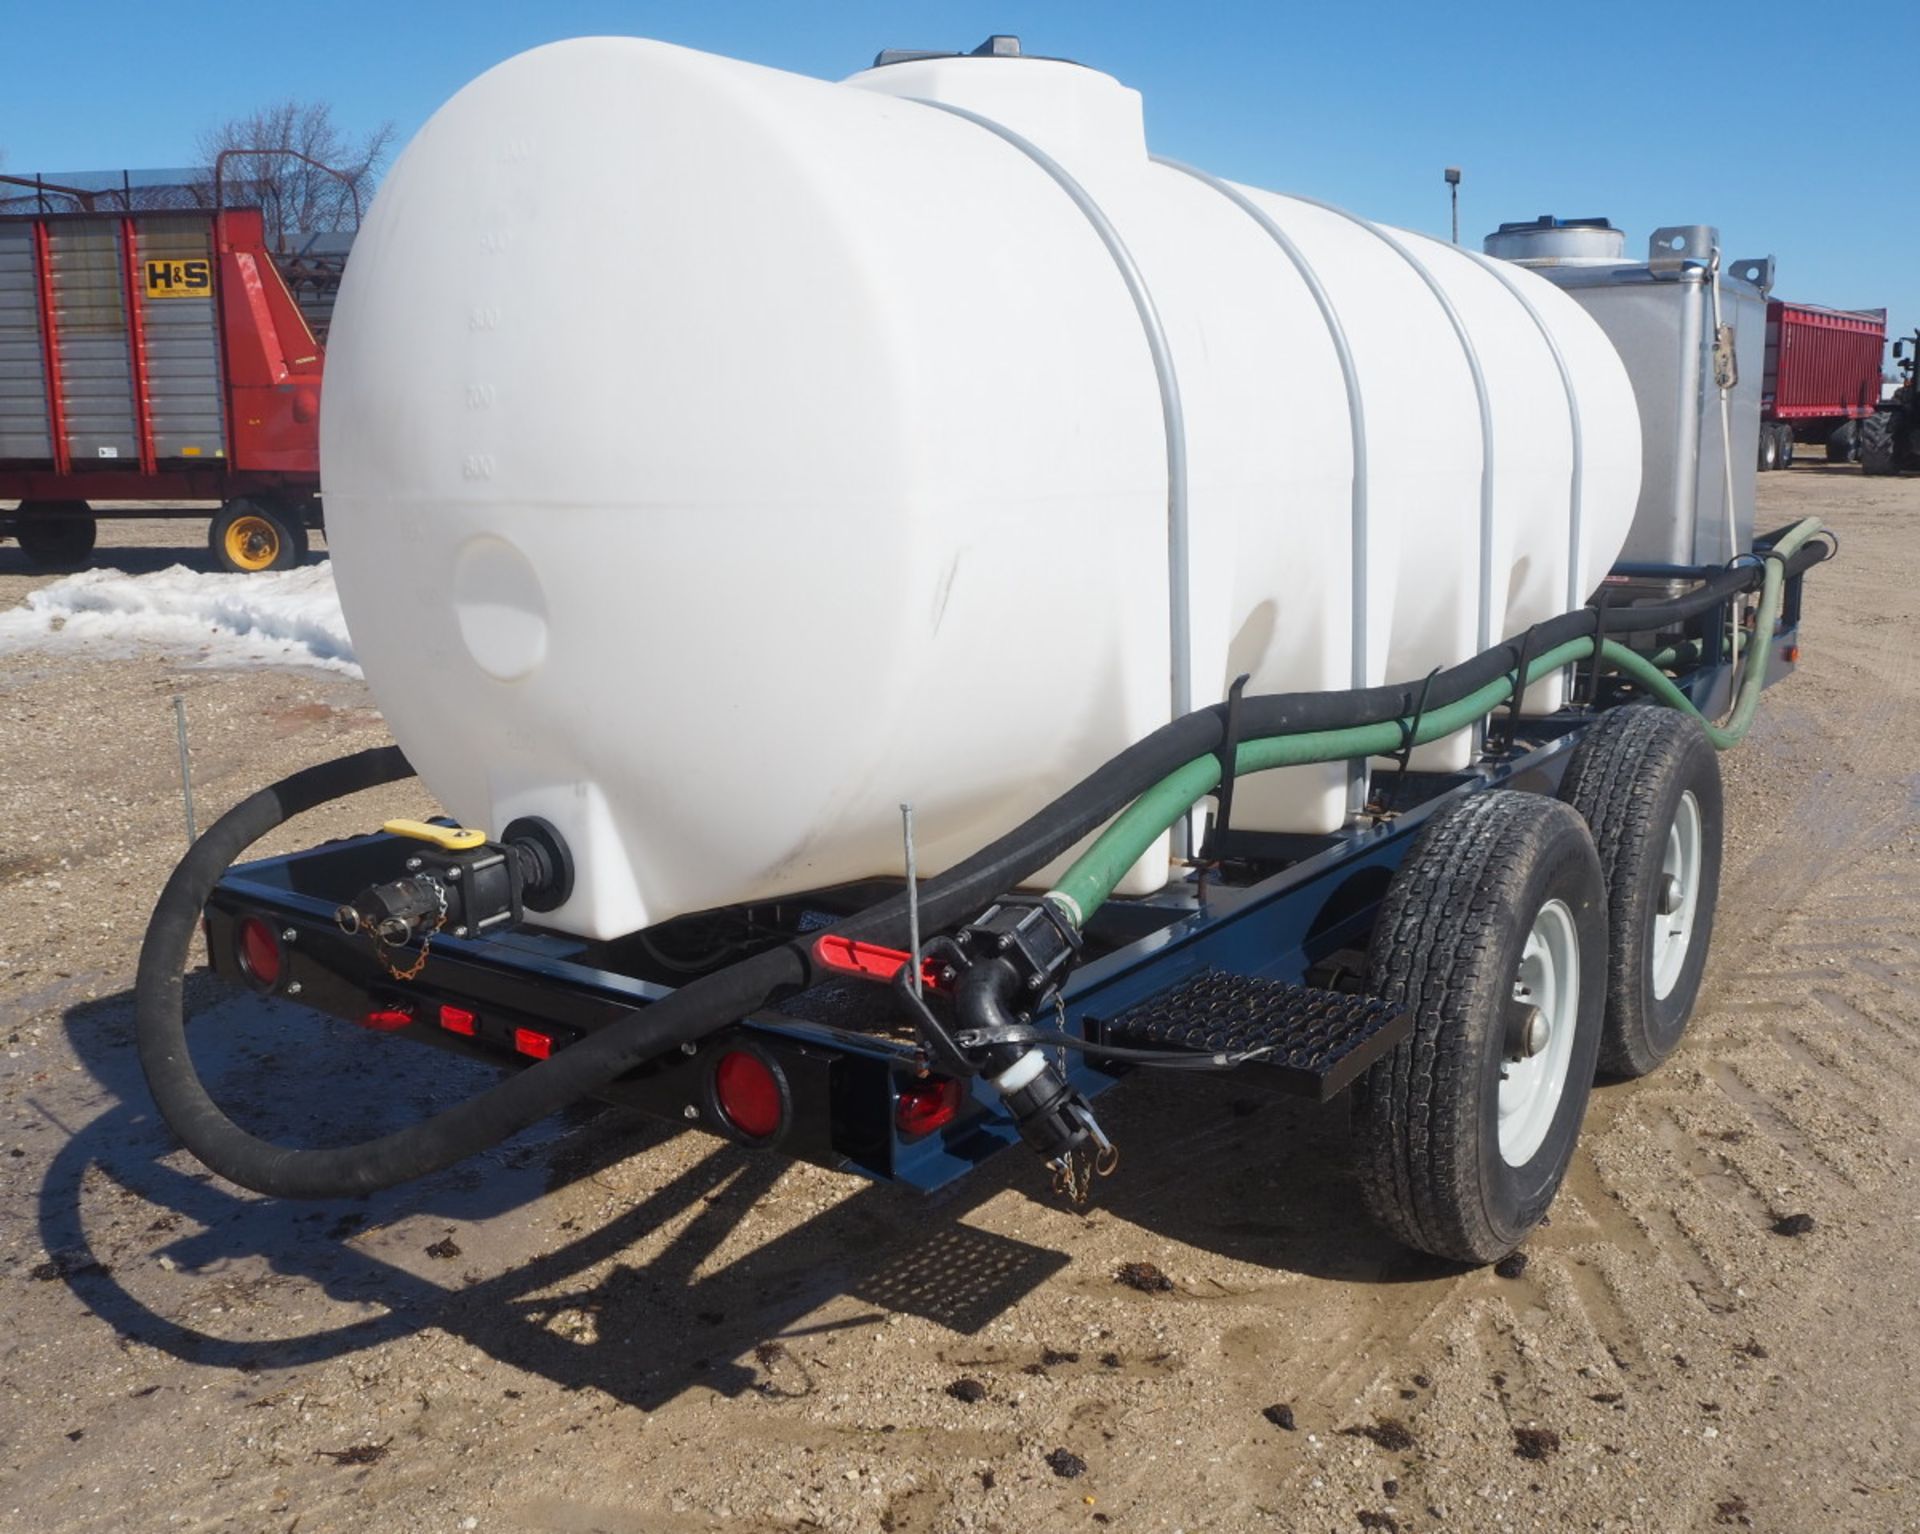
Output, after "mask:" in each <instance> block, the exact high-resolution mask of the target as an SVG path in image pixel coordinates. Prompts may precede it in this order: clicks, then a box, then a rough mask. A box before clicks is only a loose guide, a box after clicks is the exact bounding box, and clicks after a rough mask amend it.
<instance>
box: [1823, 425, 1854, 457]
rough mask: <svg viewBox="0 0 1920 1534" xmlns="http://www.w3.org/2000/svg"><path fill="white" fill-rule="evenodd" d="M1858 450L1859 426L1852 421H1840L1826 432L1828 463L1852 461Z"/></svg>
mask: <svg viewBox="0 0 1920 1534" xmlns="http://www.w3.org/2000/svg"><path fill="white" fill-rule="evenodd" d="M1859 451H1860V433H1859V428H1858V427H1857V426H1856V425H1855V424H1854V423H1853V422H1852V421H1842V422H1841V423H1840V424H1839V425H1838V426H1836V427H1834V429H1833V430H1832V431H1831V432H1829V433H1828V434H1827V462H1828V463H1852V462H1853V461H1854V459H1855V458H1856V457H1858V456H1859Z"/></svg>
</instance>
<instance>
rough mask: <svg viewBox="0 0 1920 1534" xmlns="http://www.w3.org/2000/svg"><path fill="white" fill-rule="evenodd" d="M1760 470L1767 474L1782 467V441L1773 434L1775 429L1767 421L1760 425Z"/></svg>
mask: <svg viewBox="0 0 1920 1534" xmlns="http://www.w3.org/2000/svg"><path fill="white" fill-rule="evenodd" d="M1758 467H1759V470H1760V472H1761V473H1762V474H1765V473H1766V472H1767V471H1768V470H1769V469H1777V468H1779V467H1780V439H1779V438H1778V437H1776V436H1775V435H1774V434H1773V428H1772V427H1771V426H1770V425H1768V424H1767V423H1766V422H1765V421H1762V422H1761V423H1760V462H1759V465H1758Z"/></svg>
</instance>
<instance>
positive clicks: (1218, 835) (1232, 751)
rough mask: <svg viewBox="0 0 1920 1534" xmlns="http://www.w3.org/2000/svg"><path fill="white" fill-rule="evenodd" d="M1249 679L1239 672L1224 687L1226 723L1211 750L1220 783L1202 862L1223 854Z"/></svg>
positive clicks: (1229, 821) (1231, 816) (1231, 805)
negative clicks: (1242, 697)
mask: <svg viewBox="0 0 1920 1534" xmlns="http://www.w3.org/2000/svg"><path fill="white" fill-rule="evenodd" d="M1252 679H1253V678H1252V674H1251V673H1250V672H1245V671H1243V672H1241V673H1240V675H1238V676H1237V677H1235V678H1234V679H1233V685H1232V686H1231V687H1229V688H1228V689H1227V718H1226V724H1225V727H1224V729H1223V730H1222V732H1221V736H1220V749H1219V750H1217V751H1216V752H1214V756H1215V757H1216V758H1218V760H1219V762H1220V786H1219V788H1217V789H1216V790H1214V800H1215V803H1216V804H1217V805H1218V806H1219V808H1218V809H1217V811H1216V812H1215V815H1214V820H1213V830H1212V831H1211V832H1210V833H1209V834H1208V836H1207V844H1206V846H1205V847H1203V848H1202V849H1201V852H1200V856H1201V859H1202V861H1204V862H1209V863H1211V862H1213V861H1215V860H1216V859H1219V858H1223V857H1225V856H1226V848H1227V838H1228V835H1229V832H1230V828H1231V825H1232V822H1233V782H1234V778H1235V777H1236V776H1237V775H1238V773H1239V770H1240V768H1239V756H1240V695H1241V694H1242V693H1243V692H1245V691H1246V688H1247V683H1248V682H1250V681H1251V680H1252Z"/></svg>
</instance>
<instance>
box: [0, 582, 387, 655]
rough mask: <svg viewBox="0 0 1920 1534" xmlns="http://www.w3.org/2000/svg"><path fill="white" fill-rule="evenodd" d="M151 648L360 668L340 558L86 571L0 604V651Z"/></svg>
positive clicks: (66, 652) (124, 651)
mask: <svg viewBox="0 0 1920 1534" xmlns="http://www.w3.org/2000/svg"><path fill="white" fill-rule="evenodd" d="M143 649H160V650H165V651H168V652H170V653H172V654H176V655H185V656H187V657H188V658H189V659H190V660H191V662H192V663H193V664H196V665H202V666H214V667H248V666H318V667H321V668H322V669H324V670H328V671H338V672H342V673H344V674H346V675H348V676H354V677H357V676H359V675H360V667H359V665H358V664H357V663H356V662H355V660H354V655H353V641H352V640H351V639H349V638H348V637H347V624H346V620H345V619H344V618H343V617H342V616H341V615H340V598H339V597H338V595H336V593H335V592H334V589H333V562H332V561H331V560H324V561H322V562H321V563H319V564H314V565H305V566H302V567H301V568H299V569H296V570H278V571H273V572H271V573H268V574H263V575H207V574H202V573H201V572H199V571H196V570H189V569H187V567H186V566H185V565H174V566H173V567H172V568H171V569H167V570H156V571H154V572H153V573H152V574H151V575H126V574H123V573H122V572H120V571H118V570H85V571H82V572H81V573H80V574H78V575H70V576H68V577H67V578H66V579H65V580H60V581H55V582H54V583H53V584H52V585H50V586H42V587H40V588H39V589H38V590H37V591H33V592H30V593H29V594H28V596H27V600H26V602H25V603H24V604H23V605H22V606H20V607H17V608H15V609H13V610H12V611H11V612H5V613H0V656H4V655H12V654H18V653H20V652H21V651H25V650H42V651H46V652H49V653H52V654H64V655H83V656H87V657H91V658H101V657H120V656H128V655H132V654H134V653H135V652H136V651H139V650H143Z"/></svg>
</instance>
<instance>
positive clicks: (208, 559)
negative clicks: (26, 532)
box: [0, 539, 327, 579]
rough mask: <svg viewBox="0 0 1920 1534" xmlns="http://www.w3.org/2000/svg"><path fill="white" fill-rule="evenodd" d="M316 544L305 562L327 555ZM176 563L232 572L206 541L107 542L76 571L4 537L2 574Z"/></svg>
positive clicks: (149, 571)
mask: <svg viewBox="0 0 1920 1534" xmlns="http://www.w3.org/2000/svg"><path fill="white" fill-rule="evenodd" d="M315 543H316V546H315V547H314V548H313V549H311V550H309V551H308V554H307V557H306V558H305V559H303V560H301V561H300V563H301V564H302V565H314V564H319V563H320V562H321V561H323V560H324V559H326V558H327V551H326V548H325V546H324V545H321V544H319V542H318V540H317V539H316V540H315ZM175 566H185V567H186V568H187V569H189V570H191V571H193V572H194V573H195V574H196V575H221V574H226V573H229V572H227V571H226V569H225V567H224V566H222V565H221V563H220V562H219V560H217V559H216V558H215V557H214V554H213V551H212V550H211V549H209V548H208V547H207V546H206V544H205V543H204V542H201V543H198V544H185V543H182V544H165V545H132V544H129V545H126V546H124V547H117V548H116V547H110V546H104V545H103V546H102V547H100V548H97V549H95V550H94V552H93V553H92V554H90V555H89V556H88V557H87V559H86V561H85V562H84V563H83V564H80V565H78V566H76V567H75V568H74V569H72V570H50V569H47V568H46V567H45V566H43V565H40V564H36V563H35V562H34V561H33V560H31V559H29V558H27V556H26V555H25V554H24V553H23V552H22V551H21V549H20V547H19V545H18V544H16V543H13V542H12V541H11V540H8V539H0V577H3V576H9V575H14V576H29V577H33V576H40V577H46V578H48V579H54V578H57V577H60V576H64V575H75V574H78V573H80V572H81V571H91V570H112V571H117V572H118V573H119V574H121V575H154V574H157V573H159V572H160V571H162V570H171V569H173V568H174V567H175Z"/></svg>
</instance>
